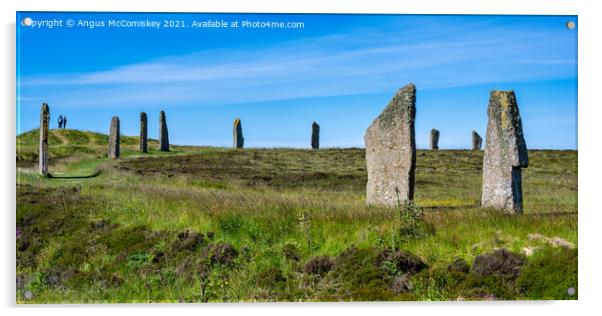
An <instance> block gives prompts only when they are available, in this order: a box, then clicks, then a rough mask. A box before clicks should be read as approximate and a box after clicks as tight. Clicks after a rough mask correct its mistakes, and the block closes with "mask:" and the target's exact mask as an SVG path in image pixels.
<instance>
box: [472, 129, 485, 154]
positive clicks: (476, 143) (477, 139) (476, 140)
mask: <svg viewBox="0 0 602 316" xmlns="http://www.w3.org/2000/svg"><path fill="white" fill-rule="evenodd" d="M482 145H483V138H482V137H481V135H479V133H477V131H472V150H481V146H482Z"/></svg>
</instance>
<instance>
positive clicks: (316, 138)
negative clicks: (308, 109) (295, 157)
mask: <svg viewBox="0 0 602 316" xmlns="http://www.w3.org/2000/svg"><path fill="white" fill-rule="evenodd" d="M311 148H312V149H320V125H318V123H316V122H313V123H312V124H311Z"/></svg>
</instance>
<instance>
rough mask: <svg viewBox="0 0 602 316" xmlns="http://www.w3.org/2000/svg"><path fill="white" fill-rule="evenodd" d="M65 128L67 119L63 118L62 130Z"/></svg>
mask: <svg viewBox="0 0 602 316" xmlns="http://www.w3.org/2000/svg"><path fill="white" fill-rule="evenodd" d="M65 128H67V117H66V116H63V129H65Z"/></svg>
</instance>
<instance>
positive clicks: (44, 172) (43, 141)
mask: <svg viewBox="0 0 602 316" xmlns="http://www.w3.org/2000/svg"><path fill="white" fill-rule="evenodd" d="M49 125H50V108H49V107H48V104H46V103H42V109H41V110H40V151H39V154H38V158H39V163H38V167H39V173H40V175H41V176H43V177H47V176H48V126H49Z"/></svg>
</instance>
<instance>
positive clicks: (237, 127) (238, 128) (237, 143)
mask: <svg viewBox="0 0 602 316" xmlns="http://www.w3.org/2000/svg"><path fill="white" fill-rule="evenodd" d="M233 138H234V139H233V145H234V148H243V147H244V146H245V138H244V137H243V136H242V123H241V122H240V119H239V118H237V119H235V120H234V135H233Z"/></svg>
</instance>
